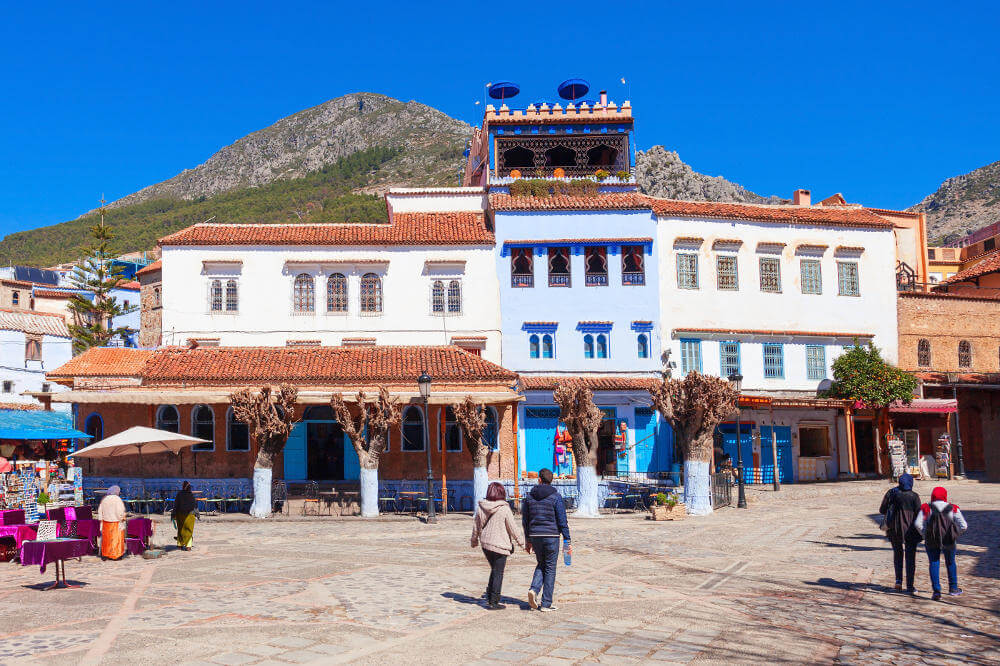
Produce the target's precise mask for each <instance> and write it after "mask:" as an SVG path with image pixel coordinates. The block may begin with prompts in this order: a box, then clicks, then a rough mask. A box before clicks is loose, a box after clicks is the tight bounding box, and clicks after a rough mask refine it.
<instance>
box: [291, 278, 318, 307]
mask: <svg viewBox="0 0 1000 666" xmlns="http://www.w3.org/2000/svg"><path fill="white" fill-rule="evenodd" d="M292 310H293V311H295V312H315V311H316V293H315V287H314V285H313V278H312V275H309V274H308V273H300V274H298V275H296V276H295V284H294V286H293V287H292Z"/></svg>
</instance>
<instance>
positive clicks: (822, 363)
mask: <svg viewBox="0 0 1000 666" xmlns="http://www.w3.org/2000/svg"><path fill="white" fill-rule="evenodd" d="M806 378H807V379H814V380H821V379H826V347H824V346H823V345H806Z"/></svg>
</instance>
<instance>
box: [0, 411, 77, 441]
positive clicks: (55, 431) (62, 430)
mask: <svg viewBox="0 0 1000 666" xmlns="http://www.w3.org/2000/svg"><path fill="white" fill-rule="evenodd" d="M0 439H90V435H88V434H87V433H85V432H80V431H79V430H76V429H75V428H73V416H72V415H71V414H68V413H65V412H47V411H41V410H21V409H0Z"/></svg>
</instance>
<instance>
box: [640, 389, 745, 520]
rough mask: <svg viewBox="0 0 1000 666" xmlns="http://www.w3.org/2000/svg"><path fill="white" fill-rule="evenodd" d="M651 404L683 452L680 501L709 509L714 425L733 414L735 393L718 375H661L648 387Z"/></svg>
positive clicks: (699, 511)
mask: <svg viewBox="0 0 1000 666" xmlns="http://www.w3.org/2000/svg"><path fill="white" fill-rule="evenodd" d="M649 395H650V397H651V398H652V400H653V407H655V408H656V411H658V412H659V413H660V416H662V417H663V420H665V421H666V422H667V423H669V424H670V427H672V428H673V429H674V437H676V439H677V442H678V443H679V444H680V447H681V451H682V452H683V453H684V503H685V505H686V506H687V510H688V513H691V514H694V515H705V514H708V513H712V498H711V491H710V490H709V481H710V479H709V467H710V466H711V461H712V453H713V450H714V448H713V443H714V436H715V429H716V427H718V425H719V424H720V423H721V422H722V421H724V420H726V419H728V418H731V417H733V416H734V415H735V413H736V401H737V400H738V399H739V394H738V393H737V392H736V389H734V388H733V386H732V384H730V383H729V382H727V381H726V380H724V379H722V378H720V377H712V376H709V375H703V374H700V373H698V372H689V373H687V375H685V377H684V379H664V380H663V381H661V382H660V383H659V384H658V385H656V386H654V387H653V388H652V389H650V391H649Z"/></svg>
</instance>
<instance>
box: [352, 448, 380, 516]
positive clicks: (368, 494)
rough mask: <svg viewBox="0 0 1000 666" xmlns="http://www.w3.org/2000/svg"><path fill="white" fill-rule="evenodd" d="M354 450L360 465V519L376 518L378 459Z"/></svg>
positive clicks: (360, 450)
mask: <svg viewBox="0 0 1000 666" xmlns="http://www.w3.org/2000/svg"><path fill="white" fill-rule="evenodd" d="M355 449H357V451H358V460H359V461H360V463H361V476H360V479H361V517H362V518H378V463H379V457H378V455H377V454H375V455H372V454H369V453H368V452H367V451H365V450H363V449H358V447H355Z"/></svg>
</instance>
